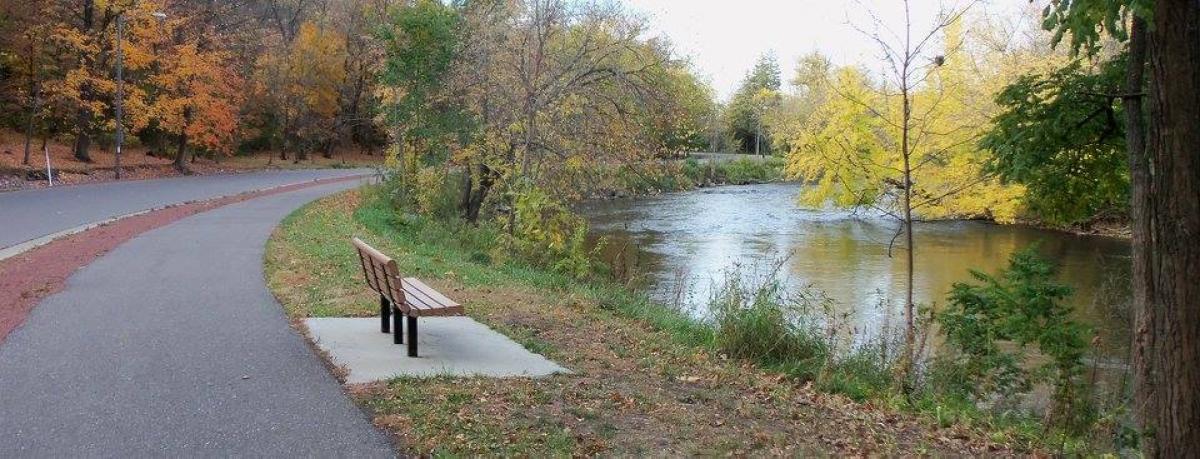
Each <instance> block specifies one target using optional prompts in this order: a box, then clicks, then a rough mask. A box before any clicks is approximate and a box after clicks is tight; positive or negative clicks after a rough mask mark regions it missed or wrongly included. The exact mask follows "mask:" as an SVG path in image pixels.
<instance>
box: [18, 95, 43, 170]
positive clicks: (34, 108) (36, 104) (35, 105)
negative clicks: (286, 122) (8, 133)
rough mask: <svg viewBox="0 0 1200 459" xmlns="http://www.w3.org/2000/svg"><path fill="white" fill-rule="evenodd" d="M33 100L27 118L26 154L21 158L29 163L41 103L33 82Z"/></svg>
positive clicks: (26, 164)
mask: <svg viewBox="0 0 1200 459" xmlns="http://www.w3.org/2000/svg"><path fill="white" fill-rule="evenodd" d="M32 86H33V88H32V89H31V91H32V92H33V96H32V97H33V101H32V103H30V108H29V119H28V120H25V156H24V157H23V158H21V164H22V165H24V166H28V165H29V150H30V148H31V147H32V146H33V128H34V122H35V121H36V120H37V112H38V109H39V108H40V105H41V103H40V102H41V99H40V95H39V94H38V87H37V83H33V85H32Z"/></svg>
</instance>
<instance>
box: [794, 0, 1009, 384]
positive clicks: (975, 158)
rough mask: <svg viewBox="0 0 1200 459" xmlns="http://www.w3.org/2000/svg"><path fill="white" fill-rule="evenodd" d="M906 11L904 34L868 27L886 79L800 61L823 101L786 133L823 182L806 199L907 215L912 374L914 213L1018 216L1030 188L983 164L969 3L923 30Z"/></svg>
mask: <svg viewBox="0 0 1200 459" xmlns="http://www.w3.org/2000/svg"><path fill="white" fill-rule="evenodd" d="M905 11H906V15H905V21H904V23H903V27H904V28H903V29H902V30H900V31H899V33H896V34H893V33H892V32H891V31H890V30H885V29H886V28H885V27H884V26H883V25H882V24H881V23H880V22H879V20H878V19H877V18H876V24H875V26H876V27H875V30H874V31H869V32H867V35H868V36H869V38H870V39H871V40H872V41H874V42H875V43H876V44H877V45H878V46H879V48H880V50H881V51H882V54H883V56H884V62H885V64H886V70H885V72H884V74H883V81H881V82H875V81H872V80H871V79H870V78H869V77H868V76H867V74H866V72H864V71H862V70H860V69H856V68H841V69H836V70H833V69H830V66H829V65H828V62H827V61H826V60H823V59H820V58H819V57H813V58H810V59H807V60H806V61H805V62H804V64H803V65H801V67H800V71H801V72H802V77H803V80H802V81H798V83H800V85H799V86H800V90H801V96H802V97H805V98H808V99H809V100H811V101H813V103H818V105H817V106H816V107H815V108H813V109H811V112H808V113H805V112H800V113H803V122H801V123H798V124H797V125H795V126H794V127H791V128H787V132H789V133H791V137H790V140H788V141H787V142H788V144H789V145H790V147H791V151H790V153H789V158H788V161H789V165H788V171H789V172H790V174H791V175H793V176H795V177H798V178H801V179H804V180H809V181H813V182H815V186H812V187H809V188H807V189H806V190H805V191H804V192H803V193H802V196H801V200H802V201H803V202H805V203H807V204H810V205H816V206H820V205H823V204H825V203H826V202H829V201H832V202H833V203H834V204H836V205H839V206H845V207H868V208H871V209H874V210H875V211H877V212H879V213H881V214H883V215H886V216H889V217H891V218H894V219H895V220H896V221H897V222H898V223H899V227H898V229H897V231H896V233H895V235H894V238H893V240H892V243H893V244H895V241H896V240H898V239H899V240H901V241H902V245H901V247H902V248H903V253H904V257H905V268H906V269H905V273H906V276H905V290H904V291H905V304H904V309H903V310H904V316H905V334H904V341H905V345H904V353H903V355H902V356H901V358H900V360H899V362H898V363H899V365H898V367H897V369H898V370H899V372H900V373H901V374H902V375H903V376H905V377H907V376H909V375H910V373H911V369H912V367H913V365H914V362H915V361H916V360H917V358H918V355H917V352H918V350H917V349H916V335H917V333H918V331H917V330H916V325H917V324H916V317H915V316H916V304H915V303H914V300H913V288H914V287H913V276H914V269H915V264H916V255H915V251H916V248H915V247H914V243H913V236H912V231H913V222H914V221H915V220H916V219H918V218H940V217H946V216H976V217H990V218H993V219H996V220H1001V221H1010V220H1012V219H1013V218H1014V217H1015V215H1016V213H1017V212H1018V211H1019V208H1018V207H1017V206H1016V205H1014V203H1015V202H1016V197H1017V196H1019V194H1020V193H1021V190H1020V189H1019V188H1014V187H1008V186H1004V185H1003V184H1000V183H998V181H997V180H995V179H994V178H993V177H990V176H989V175H987V174H984V173H982V171H981V167H980V164H981V162H982V161H981V159H982V158H981V153H980V152H979V151H977V150H976V149H975V148H974V144H975V141H976V140H977V135H978V132H979V131H980V130H981V129H982V126H983V125H984V124H985V123H986V117H985V116H983V113H982V111H980V110H977V109H976V108H975V107H976V106H977V105H978V101H979V100H980V99H981V98H980V97H979V96H978V94H977V93H976V91H973V90H972V89H971V88H972V87H977V86H979V85H978V84H974V82H972V81H970V80H969V79H968V78H969V75H970V74H971V73H972V72H971V71H970V69H969V68H968V66H967V64H966V59H965V56H964V55H963V50H962V41H963V39H962V36H961V26H960V24H959V21H960V20H961V18H962V16H963V15H964V14H965V12H966V9H965V8H962V9H956V10H953V9H945V10H942V11H940V12H939V14H938V15H937V16H936V18H935V21H934V24H933V25H932V27H930V28H929V29H928V30H926V31H924V32H921V33H920V34H919V35H915V36H914V31H913V26H912V21H911V19H910V18H909V16H908V14H907V11H908V7H907V3H906V4H905ZM939 38H941V40H939ZM939 43H940V44H942V46H941V48H940V49H938V44H939ZM918 177H919V179H918ZM901 237H903V239H900V238H901ZM890 248H891V246H889V249H890ZM890 254H891V250H889V256H890ZM905 383H906V384H907V378H905Z"/></svg>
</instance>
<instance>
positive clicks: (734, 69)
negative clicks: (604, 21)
mask: <svg viewBox="0 0 1200 459" xmlns="http://www.w3.org/2000/svg"><path fill="white" fill-rule="evenodd" d="M621 1H623V2H624V3H625V4H626V5H628V6H629V7H630V8H631V9H632V10H634V11H636V12H639V13H641V14H644V15H645V16H646V17H647V19H648V20H649V23H650V24H651V30H652V32H653V33H654V34H656V35H665V36H667V37H668V38H669V39H670V41H671V43H672V44H674V46H675V49H676V51H677V52H678V53H679V54H681V55H684V56H690V57H691V61H692V63H693V66H694V67H695V68H696V69H697V70H698V71H699V72H700V74H701V75H704V76H706V77H708V78H709V79H710V83H711V84H712V86H713V89H715V90H716V92H717V96H718V98H719V99H721V100H727V99H728V97H729V95H730V94H732V93H733V92H734V90H736V89H737V86H738V84H739V83H740V82H741V80H742V77H744V76H745V74H746V72H747V71H749V70H750V68H751V67H752V66H753V65H754V62H755V61H756V60H757V59H758V56H759V55H760V54H762V53H766V52H774V53H775V55H776V57H777V58H778V60H779V66H780V69H781V74H782V75H781V76H782V79H783V82H784V85H785V86H786V85H787V83H788V81H789V80H791V78H792V74H793V70H794V69H795V64H796V61H797V59H798V58H799V57H801V56H803V55H805V54H808V53H809V52H812V51H813V50H819V51H821V52H822V53H824V54H826V55H827V56H830V58H832V59H833V61H834V63H837V64H863V65H865V66H866V67H868V68H872V69H875V68H881V66H882V64H881V63H880V61H879V54H878V47H877V46H875V45H874V44H873V43H872V42H871V41H870V40H869V39H868V38H867V37H866V36H864V35H863V34H862V33H861V32H859V31H857V30H855V29H854V27H852V26H851V24H854V25H857V26H859V27H861V28H872V27H873V26H872V25H871V24H872V21H871V16H870V15H868V14H867V13H866V12H865V10H866V9H870V10H873V11H874V12H875V15H876V16H878V17H880V18H881V19H882V20H883V21H884V22H885V23H887V24H888V26H889V27H893V28H894V29H895V30H897V31H900V30H902V29H901V26H902V24H903V17H904V16H903V11H904V10H903V2H901V1H900V0H858V1H856V0H790V1H789V0H733V1H730V0H621ZM947 1H950V0H947ZM1027 2H1028V0H992V1H990V2H983V3H979V4H976V5H975V6H974V7H973V8H976V9H983V10H985V11H987V12H988V13H989V14H1013V13H1014V12H1015V11H1016V8H1019V7H1021V6H1022V5H1023V4H1027ZM1038 3H1041V2H1040V1H1039V2H1038ZM941 4H942V3H941V2H939V0H911V5H912V16H913V24H914V27H913V30H914V32H917V31H927V30H928V29H929V24H930V23H931V22H932V21H933V19H934V15H935V14H936V13H937V11H938V9H939V5H941ZM946 5H948V6H951V7H953V6H955V5H960V6H961V5H962V2H958V3H954V2H950V3H946ZM975 12H976V13H979V12H981V11H979V10H976V11H975Z"/></svg>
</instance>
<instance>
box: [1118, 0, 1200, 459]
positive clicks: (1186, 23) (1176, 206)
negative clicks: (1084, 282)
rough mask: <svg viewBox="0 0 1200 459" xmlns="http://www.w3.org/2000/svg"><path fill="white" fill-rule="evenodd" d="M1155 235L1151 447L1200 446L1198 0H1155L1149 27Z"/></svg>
mask: <svg viewBox="0 0 1200 459" xmlns="http://www.w3.org/2000/svg"><path fill="white" fill-rule="evenodd" d="M1148 35H1149V37H1148V38H1149V40H1148V44H1149V47H1148V48H1149V57H1150V67H1151V80H1150V91H1149V94H1148V95H1149V108H1150V112H1149V113H1150V115H1149V121H1150V122H1149V129H1148V131H1147V134H1148V135H1147V139H1146V140H1147V142H1146V146H1147V150H1146V151H1147V155H1148V156H1149V159H1150V161H1151V166H1152V169H1150V171H1151V176H1150V181H1149V182H1150V183H1149V189H1148V190H1142V191H1143V192H1146V191H1148V192H1149V200H1148V203H1149V205H1150V209H1149V210H1150V212H1147V213H1146V214H1145V215H1143V216H1142V219H1143V221H1141V222H1134V225H1135V227H1136V226H1137V225H1140V224H1144V223H1145V220H1149V224H1148V228H1149V230H1150V234H1149V235H1146V236H1147V237H1146V238H1145V239H1144V240H1141V241H1139V242H1140V243H1141V245H1142V250H1140V251H1138V252H1135V256H1140V257H1142V258H1143V259H1142V260H1139V261H1135V266H1137V263H1139V262H1140V263H1145V269H1146V270H1147V271H1148V275H1149V278H1150V279H1151V280H1152V283H1151V284H1150V287H1151V288H1152V290H1151V291H1150V292H1149V296H1148V297H1147V298H1145V299H1142V300H1143V301H1145V302H1144V303H1141V304H1135V309H1136V311H1137V321H1136V323H1137V324H1138V327H1139V328H1138V329H1137V330H1135V334H1136V335H1137V338H1136V339H1135V341H1134V343H1135V346H1136V348H1135V350H1134V361H1133V363H1134V370H1135V378H1137V380H1136V385H1137V390H1136V395H1137V402H1138V403H1137V407H1136V408H1137V411H1138V414H1139V415H1140V419H1139V421H1140V422H1141V423H1142V427H1143V431H1144V432H1146V433H1147V438H1146V439H1145V448H1146V452H1147V453H1148V455H1150V456H1154V457H1191V456H1195V455H1197V454H1198V453H1200V449H1198V448H1200V277H1198V276H1200V275H1198V274H1197V273H1200V244H1198V243H1197V242H1196V239H1197V237H1198V236H1200V1H1197V0H1158V1H1156V2H1155V5H1154V25H1153V27H1151V28H1150V30H1149V31H1148Z"/></svg>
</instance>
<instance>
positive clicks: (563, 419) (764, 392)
mask: <svg viewBox="0 0 1200 459" xmlns="http://www.w3.org/2000/svg"><path fill="white" fill-rule="evenodd" d="M351 236H360V237H364V238H366V239H367V240H369V241H370V242H371V243H372V244H373V245H375V246H376V247H379V248H380V249H382V250H383V251H384V252H386V253H389V254H392V255H393V256H395V257H396V260H397V263H398V264H399V266H400V269H401V271H402V272H404V273H405V274H406V275H415V276H419V277H422V278H424V279H428V280H429V282H430V283H431V284H432V285H433V286H434V287H435V288H437V289H439V290H442V291H444V292H447V293H448V294H449V296H451V297H452V298H454V299H456V300H459V301H460V302H462V303H463V304H465V305H466V306H467V311H468V315H470V316H472V317H473V318H475V319H476V320H478V321H480V322H483V323H485V324H487V325H488V326H490V327H492V328H494V329H496V330H498V331H501V332H503V333H505V334H506V335H508V336H510V337H512V338H513V339H515V340H517V341H518V342H520V343H522V344H523V345H524V346H525V347H527V348H529V349H530V350H532V351H535V352H538V353H541V354H544V355H545V356H547V357H548V358H550V359H552V360H555V361H557V362H559V363H561V364H563V365H564V366H566V367H568V368H570V369H571V370H573V371H574V372H575V373H574V374H571V375H558V376H553V377H549V378H541V379H528V378H516V379H490V378H432V379H396V380H392V381H389V382H387V383H378V384H369V385H355V386H349V387H348V391H349V392H350V393H351V395H352V396H353V398H354V399H355V400H356V401H357V402H358V403H359V404H360V405H362V406H363V407H365V408H366V409H367V410H368V411H369V412H370V413H371V415H372V416H373V418H374V421H375V423H376V425H377V426H379V427H380V428H382V429H384V430H386V431H388V432H390V433H392V434H393V435H396V436H398V437H399V438H401V441H402V443H403V444H404V445H406V448H407V449H408V450H407V451H406V452H409V453H420V454H460V455H471V454H491V455H533V456H545V455H696V454H700V455H725V454H736V455H777V456H778V455H792V456H794V455H807V454H821V455H824V454H833V455H929V454H932V455H939V456H941V455H955V456H957V455H980V454H1002V455H1004V454H1013V453H1014V452H1015V451H1013V450H1011V449H1008V448H1009V447H1010V446H1012V445H1006V444H1005V443H1007V442H1008V441H1009V440H1008V439H1007V437H1005V436H1004V435H1003V434H997V433H994V432H986V431H983V430H979V429H978V428H972V427H968V426H965V425H960V424H946V423H939V422H937V421H936V420H933V419H930V418H927V417H924V416H916V415H912V414H905V413H901V412H898V411H896V410H894V409H891V408H888V407H887V406H888V405H887V404H886V403H885V404H883V405H879V404H876V403H875V402H867V403H858V402H853V401H851V400H850V399H848V398H846V397H844V396H841V395H831V394H826V393H821V392H818V391H816V390H814V389H813V387H812V385H811V384H806V383H803V382H800V381H799V380H796V379H793V378H790V377H787V376H784V375H782V374H778V373H774V372H770V371H766V370H763V369H761V368H760V367H758V366H756V365H754V364H753V363H749V362H745V361H741V360H737V359H732V358H729V357H728V356H726V355H724V354H723V353H721V352H719V351H717V345H716V343H715V340H714V334H713V330H712V329H711V328H710V327H708V326H706V325H703V324H701V323H698V322H696V321H695V320H693V319H691V318H689V317H687V316H685V315H683V314H682V313H680V312H678V311H674V310H671V309H668V308H665V307H662V306H658V305H656V304H654V303H652V302H650V301H649V300H648V299H647V298H646V297H645V296H644V295H641V294H638V293H634V292H631V291H629V290H627V289H625V288H624V287H623V286H621V285H618V284H615V283H610V282H601V281H588V282H582V281H577V280H575V279H572V278H570V277H566V276H564V275H560V274H556V273H554V272H552V271H549V270H545V269H540V268H537V267H534V266H530V265H527V264H523V263H521V262H519V261H517V260H505V261H498V260H495V259H494V257H492V256H490V255H489V250H488V249H487V248H488V247H490V246H491V245H492V244H494V241H491V240H488V237H489V236H491V235H489V234H486V233H485V232H482V230H478V229H475V228H472V227H466V226H457V225H453V224H449V223H445V222H438V221H434V220H430V219H425V218H421V217H405V218H398V217H397V216H396V215H395V214H394V213H393V212H392V210H391V209H388V208H387V207H386V206H385V205H382V204H381V203H379V202H378V201H375V200H373V199H372V196H371V195H370V193H369V192H367V194H366V195H364V194H363V192H357V191H356V192H350V193H344V194H340V195H337V196H334V197H331V198H327V199H324V200H321V201H318V202H316V203H314V204H312V205H309V206H307V207H305V208H303V209H301V210H299V211H297V212H296V213H295V214H293V215H291V216H290V217H288V218H287V219H286V220H285V222H284V223H283V225H282V226H281V227H280V228H279V229H278V230H277V231H276V233H275V235H274V236H273V237H272V239H271V242H270V243H269V247H268V251H267V253H268V259H267V261H266V265H267V277H268V281H269V284H270V285H271V287H272V289H273V290H274V291H275V293H276V295H277V296H278V298H279V299H280V302H281V303H282V304H283V305H284V307H285V308H286V310H287V313H288V314H289V316H291V317H292V318H293V319H295V320H296V323H297V324H299V323H300V319H302V318H304V317H325V316H370V315H372V314H374V312H375V309H376V307H377V305H376V304H375V301H377V299H376V298H374V297H372V296H371V295H370V294H369V293H368V292H367V290H366V289H365V288H364V287H363V286H362V285H361V281H360V280H359V279H358V276H359V274H360V273H359V270H360V269H361V268H360V267H359V266H358V262H357V260H356V259H355V258H354V254H353V251H352V250H350V249H349V245H348V242H346V241H348V240H349V238H350V237H351Z"/></svg>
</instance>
